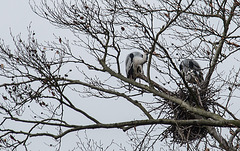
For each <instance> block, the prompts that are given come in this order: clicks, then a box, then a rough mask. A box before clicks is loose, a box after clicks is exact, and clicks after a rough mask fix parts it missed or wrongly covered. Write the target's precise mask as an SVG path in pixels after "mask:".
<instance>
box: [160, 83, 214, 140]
mask: <svg viewBox="0 0 240 151" xmlns="http://www.w3.org/2000/svg"><path fill="white" fill-rule="evenodd" d="M191 89H192V92H191V93H190V92H189V91H188V89H186V88H183V89H180V90H179V91H177V92H176V93H175V95H176V97H178V98H180V99H182V100H184V101H185V102H187V103H188V104H190V105H191V106H194V107H196V106H197V107H201V108H203V109H204V110H207V111H208V110H209V108H210V105H212V104H213V99H211V97H209V94H208V93H209V92H206V91H205V92H203V91H200V89H199V87H197V86H193V87H191ZM192 93H194V94H192ZM194 96H195V97H194ZM196 97H198V99H197V100H198V101H196ZM166 102H168V103H167V106H168V107H167V108H168V109H169V112H170V114H169V117H167V118H169V119H175V120H193V119H199V118H201V116H199V115H196V114H194V113H191V112H189V111H188V110H186V109H185V108H182V107H180V105H178V104H176V103H172V102H171V101H166ZM169 102H171V103H169ZM207 133H208V131H207V129H206V127H203V126H198V125H171V126H169V127H168V128H167V129H166V130H165V131H164V132H163V134H162V136H163V139H164V138H167V137H170V138H172V139H173V140H172V141H173V142H176V143H181V144H185V143H190V142H193V141H196V140H201V139H202V138H203V137H205V136H206V135H207Z"/></svg>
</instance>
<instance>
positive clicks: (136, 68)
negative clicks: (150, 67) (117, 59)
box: [126, 52, 148, 80]
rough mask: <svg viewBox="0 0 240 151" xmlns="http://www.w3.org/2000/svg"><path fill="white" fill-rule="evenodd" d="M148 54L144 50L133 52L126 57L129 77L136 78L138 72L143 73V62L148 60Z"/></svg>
mask: <svg viewBox="0 0 240 151" xmlns="http://www.w3.org/2000/svg"><path fill="white" fill-rule="evenodd" d="M147 59H148V54H147V52H144V54H141V53H140V52H132V53H130V54H128V55H127V58H126V74H127V78H129V79H133V80H136V78H137V74H143V73H144V72H143V64H144V63H146V62H147Z"/></svg>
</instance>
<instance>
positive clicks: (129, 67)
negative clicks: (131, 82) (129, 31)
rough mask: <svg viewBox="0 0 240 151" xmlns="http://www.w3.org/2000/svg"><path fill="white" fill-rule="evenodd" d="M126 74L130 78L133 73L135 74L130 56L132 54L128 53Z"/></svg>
mask: <svg viewBox="0 0 240 151" xmlns="http://www.w3.org/2000/svg"><path fill="white" fill-rule="evenodd" d="M126 74H127V78H130V77H131V75H133V62H132V60H131V58H130V55H128V56H127V58H126Z"/></svg>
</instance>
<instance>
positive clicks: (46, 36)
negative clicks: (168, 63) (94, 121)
mask: <svg viewBox="0 0 240 151" xmlns="http://www.w3.org/2000/svg"><path fill="white" fill-rule="evenodd" d="M0 19H1V22H0V38H1V39H3V40H4V41H5V43H6V44H12V39H11V36H10V31H12V33H13V35H17V34H20V33H21V35H22V36H23V37H27V34H28V33H27V27H28V26H29V25H30V24H31V26H32V30H34V31H35V32H36V37H37V38H38V39H39V40H40V41H42V42H44V41H49V40H54V36H53V34H56V35H62V36H66V37H67V36H69V35H70V34H69V33H67V32H65V31H63V30H61V29H58V28H57V27H54V26H53V25H51V24H50V23H49V22H48V21H47V20H45V19H42V18H40V17H39V16H37V15H36V14H34V13H33V12H32V10H31V8H30V6H29V4H28V0H4V1H1V5H0ZM229 65H232V64H231V63H230V64H229ZM225 67H226V66H225ZM101 103H102V102H101ZM105 103H106V102H105ZM108 103H109V102H108ZM115 103H116V102H115ZM96 106H97V105H96ZM126 110H128V109H126ZM116 113H118V115H121V116H123V117H124V118H123V119H122V120H124V119H126V118H125V117H127V116H129V120H130V119H132V118H134V116H135V115H134V114H133V115H129V114H128V112H121V113H120V111H119V112H116ZM96 114H98V115H100V116H102V117H103V118H104V113H96ZM116 116H117V114H116V115H113V119H114V117H116ZM138 118H139V117H138ZM117 119H119V118H117ZM81 133H82V132H81ZM82 134H83V133H82ZM88 134H89V136H90V137H91V136H95V138H96V140H101V139H102V138H104V139H106V141H105V142H104V141H103V143H107V144H109V143H110V142H111V139H114V140H115V141H116V142H117V143H124V142H121V140H124V141H126V140H127V137H126V135H125V134H124V133H123V132H122V131H120V130H117V131H114V132H113V131H112V130H99V131H97V133H91V132H89V133H88ZM96 134H97V135H96ZM74 135H75V134H74ZM82 136H83V135H82ZM71 139H73V140H71ZM75 139H76V137H72V135H67V136H66V138H65V139H64V143H63V144H65V146H64V145H63V146H62V147H63V150H67V149H69V147H73V146H75V145H76V144H75ZM34 144H35V145H36V147H39V146H37V144H38V141H36V143H34ZM40 144H41V143H40ZM41 145H44V144H41ZM32 147H33V148H34V145H32ZM46 147H47V146H46ZM33 150H34V151H35V149H33ZM37 150H39V151H42V150H46V149H45V148H44V147H43V148H39V149H37ZM48 150H49V149H48ZM52 150H55V149H54V148H52Z"/></svg>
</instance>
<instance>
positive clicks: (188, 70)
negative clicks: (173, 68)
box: [179, 59, 204, 85]
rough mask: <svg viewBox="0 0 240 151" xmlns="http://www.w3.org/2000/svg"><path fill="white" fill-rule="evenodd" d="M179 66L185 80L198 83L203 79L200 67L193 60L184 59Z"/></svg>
mask: <svg viewBox="0 0 240 151" xmlns="http://www.w3.org/2000/svg"><path fill="white" fill-rule="evenodd" d="M179 68H180V71H181V73H182V75H183V77H184V79H185V80H186V81H187V82H189V83H193V84H198V85H199V84H201V83H202V82H203V81H204V79H203V73H202V71H201V67H200V65H199V64H198V63H197V62H196V61H195V60H193V59H185V60H183V61H182V62H181V63H180V66H179Z"/></svg>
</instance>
